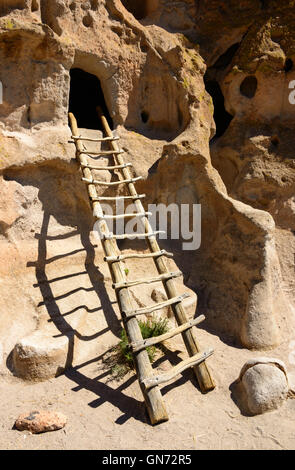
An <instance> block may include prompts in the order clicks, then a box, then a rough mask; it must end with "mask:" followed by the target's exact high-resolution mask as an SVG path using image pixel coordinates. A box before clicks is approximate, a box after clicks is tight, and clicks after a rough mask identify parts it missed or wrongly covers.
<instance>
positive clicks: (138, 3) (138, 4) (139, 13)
mask: <svg viewBox="0 0 295 470" xmlns="http://www.w3.org/2000/svg"><path fill="white" fill-rule="evenodd" d="M121 2H122V4H123V5H124V7H125V8H126V10H128V11H129V12H130V13H132V15H133V16H134V17H135V18H136V19H137V20H143V19H144V18H146V17H147V16H148V15H150V14H151V13H153V12H154V11H155V10H156V9H157V7H158V3H159V0H121Z"/></svg>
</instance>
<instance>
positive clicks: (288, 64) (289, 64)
mask: <svg viewBox="0 0 295 470" xmlns="http://www.w3.org/2000/svg"><path fill="white" fill-rule="evenodd" d="M293 65H294V64H293V60H292V59H287V60H286V62H285V65H284V70H285V72H286V73H288V72H290V70H292V68H293Z"/></svg>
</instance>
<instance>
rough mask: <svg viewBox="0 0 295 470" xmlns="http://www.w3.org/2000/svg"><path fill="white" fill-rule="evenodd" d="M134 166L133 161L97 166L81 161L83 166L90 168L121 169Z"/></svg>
mask: <svg viewBox="0 0 295 470" xmlns="http://www.w3.org/2000/svg"><path fill="white" fill-rule="evenodd" d="M129 166H132V163H124V165H114V166H95V165H91V164H89V163H81V167H82V168H89V169H90V170H108V171H110V170H120V169H122V168H127V167H129Z"/></svg>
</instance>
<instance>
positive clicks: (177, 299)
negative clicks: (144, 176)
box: [69, 111, 215, 424]
mask: <svg viewBox="0 0 295 470" xmlns="http://www.w3.org/2000/svg"><path fill="white" fill-rule="evenodd" d="M99 115H100V119H101V122H102V126H103V129H104V133H105V136H106V137H103V138H98V139H91V138H87V137H82V136H80V135H79V132H78V126H77V121H76V119H75V116H74V115H73V114H72V113H69V120H70V125H71V130H72V138H73V140H74V142H75V145H76V156H77V160H78V162H79V164H80V167H81V170H82V174H83V177H82V180H83V181H84V182H85V183H86V184H87V189H88V195H89V199H90V202H91V204H92V208H93V215H94V217H95V218H96V219H97V221H98V228H99V231H100V236H101V242H102V246H103V249H104V253H105V258H104V259H105V261H106V262H107V263H108V265H109V269H110V273H111V276H112V279H113V288H114V289H115V292H116V296H117V300H118V304H119V308H120V312H121V315H122V320H123V324H124V328H125V330H126V333H127V337H128V341H129V344H130V348H131V350H132V354H133V358H134V363H135V368H136V372H137V376H138V380H139V384H140V387H141V390H142V393H143V396H144V399H145V403H146V406H147V409H148V413H149V416H150V420H151V422H152V424H156V423H159V422H162V421H167V420H168V415H167V411H166V407H165V404H164V400H163V397H162V394H161V391H160V388H159V385H161V384H163V383H165V382H168V381H169V380H171V379H173V378H174V377H175V376H176V375H178V374H180V373H181V372H183V371H184V370H186V369H188V368H189V367H192V368H193V370H194V373H195V375H196V377H197V380H198V383H199V386H200V389H201V391H202V392H208V391H210V390H213V389H214V387H215V384H214V381H213V379H212V377H211V374H210V371H209V369H208V366H207V364H206V362H205V360H206V359H207V358H208V357H209V356H211V354H213V350H212V349H209V350H207V351H204V352H202V351H201V350H200V347H199V345H198V343H197V341H196V339H195V337H194V334H193V327H194V326H196V325H198V324H199V323H200V322H201V321H202V320H204V316H203V315H201V316H199V317H197V318H196V319H194V320H191V321H188V318H187V315H186V312H185V309H184V307H183V304H182V300H184V298H186V297H188V294H182V295H178V294H177V291H176V287H175V283H174V281H173V279H174V278H176V277H179V276H181V275H182V273H181V272H180V271H176V272H170V271H169V270H168V268H167V265H166V260H165V258H166V257H172V256H173V255H172V254H171V253H168V252H166V251H165V250H161V249H160V247H159V245H158V242H157V240H156V235H157V233H159V232H154V231H153V229H152V227H151V225H150V223H149V220H148V215H149V213H147V212H145V210H144V208H143V205H142V202H141V201H142V199H143V198H144V196H145V195H142V194H141V195H140V194H137V191H136V189H135V186H134V182H135V181H137V180H139V179H141V177H137V178H132V175H131V173H130V170H129V168H130V166H132V164H130V163H125V161H124V158H123V156H122V153H123V151H122V150H120V148H119V145H118V140H119V138H118V137H115V136H114V135H113V133H112V131H111V129H110V127H109V125H108V122H107V119H106V118H105V116H103V115H102V114H101V112H100V111H99ZM82 141H84V142H87V141H88V142H97V143H98V144H99V143H101V142H108V143H109V146H110V150H108V151H104V150H99V151H97V152H88V151H87V150H85V148H84V146H83V145H82ZM91 155H96V156H98V157H99V156H104V157H105V156H110V157H112V158H113V160H114V165H113V166H97V165H95V164H94V162H93V159H91ZM89 156H90V160H92V161H89ZM91 170H117V171H119V172H120V175H121V177H122V179H118V181H115V182H110V183H106V182H102V181H98V180H96V179H95V178H94V177H93V174H92V171H91ZM118 184H123V185H125V187H126V189H127V191H128V195H127V196H117V197H100V196H98V194H97V191H96V185H104V186H113V185H114V186H115V185H118ZM118 199H123V200H125V199H127V200H131V201H133V205H134V206H133V207H134V208H135V210H136V212H135V213H133V214H123V215H122V214H121V215H114V216H107V215H105V214H104V213H103V210H102V206H101V202H106V201H116V200H118ZM127 217H139V218H140V220H141V222H142V225H143V228H144V230H143V233H142V234H140V235H139V234H138V235H136V237H141V238H142V237H143V238H144V239H145V240H146V243H147V245H148V247H149V250H150V253H149V254H119V255H118V253H120V251H119V249H118V246H117V242H116V240H117V239H124V238H127V237H128V235H127V234H126V235H114V234H112V233H111V232H110V231H109V228H108V225H107V220H108V219H110V218H113V219H118V218H127ZM133 236H134V235H133ZM130 258H150V259H152V260H153V261H154V263H155V265H156V268H157V271H158V273H159V276H156V277H150V278H146V279H138V280H134V281H129V280H127V276H126V273H125V270H124V265H123V263H122V261H123V260H126V259H130ZM158 281H162V283H163V286H164V289H165V291H166V294H167V298H168V300H167V301H165V302H160V303H158V304H154V305H153V306H151V307H145V308H139V309H134V308H133V304H132V298H131V294H130V291H129V287H131V286H135V285H140V284H150V283H153V282H158ZM167 306H171V308H172V310H173V313H174V316H175V318H176V322H177V324H178V327H177V328H176V329H174V330H173V331H169V332H168V333H165V334H163V335H161V336H157V337H153V338H149V339H145V340H144V339H143V337H142V334H141V331H140V328H139V325H138V321H137V318H136V317H137V315H142V314H148V313H151V312H154V311H156V310H159V309H162V308H164V307H167ZM178 334H181V335H182V338H183V341H184V344H185V346H186V349H187V351H188V354H189V356H190V357H189V358H188V359H186V360H184V361H182V362H180V363H179V364H177V365H176V366H175V367H172V369H171V370H170V371H169V372H165V373H162V374H159V375H155V374H154V369H153V368H152V365H151V363H150V360H149V357H148V353H147V351H146V348H147V347H148V346H152V345H155V344H158V343H160V342H162V341H164V340H166V339H168V338H172V337H173V336H175V335H178Z"/></svg>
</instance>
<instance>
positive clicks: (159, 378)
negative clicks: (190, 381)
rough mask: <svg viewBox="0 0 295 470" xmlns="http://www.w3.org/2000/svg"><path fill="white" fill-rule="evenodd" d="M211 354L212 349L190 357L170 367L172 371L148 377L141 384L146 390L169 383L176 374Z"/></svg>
mask: <svg viewBox="0 0 295 470" xmlns="http://www.w3.org/2000/svg"><path fill="white" fill-rule="evenodd" d="M213 352H214V351H213V349H208V351H205V352H203V353H201V352H200V353H197V354H195V355H194V356H191V357H190V358H188V359H185V360H184V361H182V362H180V363H179V364H177V366H174V367H172V369H170V370H169V371H168V372H164V373H163V374H159V375H154V376H153V377H148V378H146V379H144V380H143V381H142V383H143V385H144V387H145V388H146V389H147V390H148V389H150V388H152V387H155V386H157V385H161V384H163V383H166V382H169V380H172V379H174V377H176V376H177V375H178V374H181V372H184V371H185V370H186V369H188V368H189V367H193V366H195V365H197V364H200V363H201V362H203V361H205V360H206V359H208V357H210V356H211V355H212V354H213Z"/></svg>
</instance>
